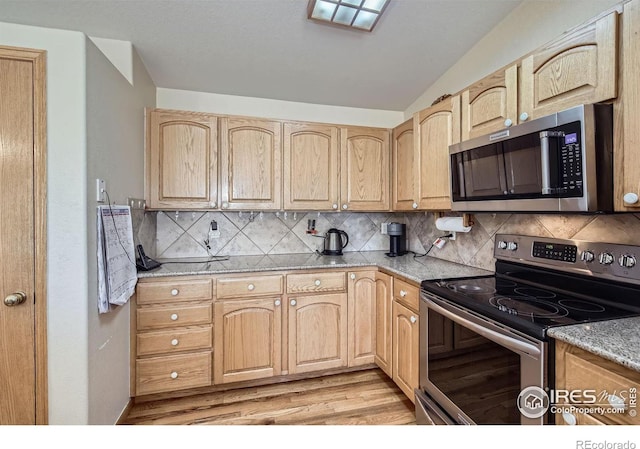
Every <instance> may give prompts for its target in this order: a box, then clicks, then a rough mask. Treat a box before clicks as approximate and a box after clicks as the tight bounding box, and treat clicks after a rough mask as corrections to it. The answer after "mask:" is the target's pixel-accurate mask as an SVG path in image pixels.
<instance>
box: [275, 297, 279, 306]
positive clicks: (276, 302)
mask: <svg viewBox="0 0 640 449" xmlns="http://www.w3.org/2000/svg"><path fill="white" fill-rule="evenodd" d="M274 304H275V306H276V307H278V306H279V305H280V300H279V299H276V301H275V302H274Z"/></svg>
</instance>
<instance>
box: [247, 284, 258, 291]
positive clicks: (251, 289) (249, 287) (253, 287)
mask: <svg viewBox="0 0 640 449" xmlns="http://www.w3.org/2000/svg"><path fill="white" fill-rule="evenodd" d="M255 288H256V286H255V285H253V284H249V285H247V290H249V291H250V292H251V291H253V290H254V289H255Z"/></svg>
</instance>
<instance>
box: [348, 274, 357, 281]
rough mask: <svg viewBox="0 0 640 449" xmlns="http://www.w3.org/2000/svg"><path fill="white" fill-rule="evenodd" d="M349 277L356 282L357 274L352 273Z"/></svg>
mask: <svg viewBox="0 0 640 449" xmlns="http://www.w3.org/2000/svg"><path fill="white" fill-rule="evenodd" d="M349 277H350V278H351V280H352V281H353V280H355V279H356V274H355V273H351V274H350V275H349Z"/></svg>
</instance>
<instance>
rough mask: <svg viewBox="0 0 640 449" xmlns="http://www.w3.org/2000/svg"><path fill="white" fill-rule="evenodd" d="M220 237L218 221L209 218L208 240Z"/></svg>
mask: <svg viewBox="0 0 640 449" xmlns="http://www.w3.org/2000/svg"><path fill="white" fill-rule="evenodd" d="M219 238H220V229H218V223H217V222H216V221H215V220H211V224H210V225H209V241H211V240H213V239H219Z"/></svg>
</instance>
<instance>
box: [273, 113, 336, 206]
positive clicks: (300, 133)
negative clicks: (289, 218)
mask: <svg viewBox="0 0 640 449" xmlns="http://www.w3.org/2000/svg"><path fill="white" fill-rule="evenodd" d="M338 136H339V129H338V127H337V126H330V125H321V124H314V123H285V124H284V173H283V177H284V208H285V209H287V210H332V209H338V204H339V202H340V191H339V190H340V183H339V172H338V161H339V160H340V159H339V156H340V153H339V151H340V140H339V137H338Z"/></svg>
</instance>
